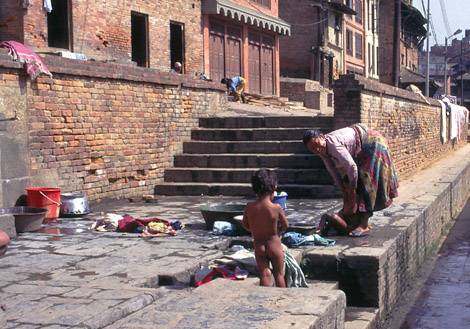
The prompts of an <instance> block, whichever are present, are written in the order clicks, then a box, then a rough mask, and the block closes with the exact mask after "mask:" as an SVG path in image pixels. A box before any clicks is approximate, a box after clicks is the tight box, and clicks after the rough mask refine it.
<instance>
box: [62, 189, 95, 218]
mask: <svg viewBox="0 0 470 329" xmlns="http://www.w3.org/2000/svg"><path fill="white" fill-rule="evenodd" d="M60 198H61V199H60V201H61V203H62V204H61V205H60V217H81V216H84V215H88V214H89V213H90V212H91V209H90V204H89V203H88V198H87V197H86V195H85V194H84V193H82V192H77V193H62V194H61V195H60Z"/></svg>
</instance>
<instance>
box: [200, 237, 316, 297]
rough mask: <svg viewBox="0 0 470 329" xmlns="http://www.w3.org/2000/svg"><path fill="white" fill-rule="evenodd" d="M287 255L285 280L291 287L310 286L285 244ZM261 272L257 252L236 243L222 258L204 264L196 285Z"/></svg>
mask: <svg viewBox="0 0 470 329" xmlns="http://www.w3.org/2000/svg"><path fill="white" fill-rule="evenodd" d="M283 248H284V256H285V263H284V264H285V268H284V271H285V280H286V285H287V287H289V288H301V287H302V288H306V287H308V285H307V281H306V280H305V275H304V273H303V271H302V269H301V268H300V266H299V264H298V263H297V261H296V260H295V258H294V257H292V255H291V254H290V253H289V251H288V248H287V247H286V246H283ZM258 274H259V272H258V267H257V265H256V258H255V254H254V252H252V251H249V250H247V249H245V248H244V247H243V246H240V245H234V246H232V247H231V248H230V251H229V252H228V253H227V254H226V255H224V256H223V257H221V258H218V259H216V260H214V261H213V263H212V264H210V265H206V266H202V267H201V269H200V270H199V271H198V272H197V273H196V275H195V286H196V287H199V286H201V285H203V284H206V283H208V282H210V281H212V280H214V279H216V278H224V279H227V280H243V279H246V278H247V277H248V275H255V276H257V275H258Z"/></svg>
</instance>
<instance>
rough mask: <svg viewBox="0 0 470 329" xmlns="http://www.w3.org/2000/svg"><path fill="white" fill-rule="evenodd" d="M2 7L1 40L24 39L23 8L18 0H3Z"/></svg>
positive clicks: (0, 12) (0, 18) (0, 4)
mask: <svg viewBox="0 0 470 329" xmlns="http://www.w3.org/2000/svg"><path fill="white" fill-rule="evenodd" d="M0 7H1V8H0V41H4V40H19V41H22V40H23V9H22V8H20V6H19V4H18V1H2V2H1V3H0Z"/></svg>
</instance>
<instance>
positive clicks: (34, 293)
mask: <svg viewBox="0 0 470 329" xmlns="http://www.w3.org/2000/svg"><path fill="white" fill-rule="evenodd" d="M219 202H222V203H227V202H232V203H246V202H247V199H245V198H220V197H218V198H208V197H193V198H191V197H162V198H159V199H158V200H157V203H144V202H140V203H135V202H133V203H131V202H126V201H123V200H115V201H112V202H103V203H100V204H94V205H92V207H93V210H94V213H93V214H90V215H89V216H87V218H70V219H59V220H58V221H56V222H53V223H50V224H48V225H43V227H42V228H41V230H39V231H37V232H30V233H21V234H19V235H18V238H17V239H15V240H13V241H12V243H11V245H10V248H9V249H8V251H7V253H6V255H5V256H4V257H2V258H0V272H1V273H2V275H1V276H0V295H1V299H2V301H3V300H5V302H2V303H4V304H5V309H6V312H5V313H6V317H7V319H8V326H9V327H12V328H14V327H25V328H27V327H31V328H38V327H44V326H50V327H54V326H58V327H60V326H66V327H80V326H86V327H87V328H103V327H105V326H108V325H110V324H112V323H114V322H116V321H118V320H119V319H121V318H125V317H127V316H128V315H129V314H132V313H134V312H137V311H139V310H141V309H143V308H145V307H146V306H148V305H151V304H152V303H154V302H155V301H156V300H160V299H162V298H164V297H165V296H167V295H177V294H179V293H181V294H183V293H185V292H188V291H191V289H190V288H188V285H189V284H190V283H191V281H192V280H193V279H192V277H193V275H194V273H195V272H196V271H197V270H198V269H199V268H200V266H201V265H206V264H209V263H211V262H212V261H213V260H214V259H215V258H219V257H221V256H222V253H223V251H224V250H225V249H227V248H228V247H230V246H231V245H232V244H243V245H246V246H247V247H249V246H250V244H251V238H250V237H249V236H242V237H220V236H215V235H213V234H212V233H211V232H210V231H207V230H205V224H204V221H203V219H202V216H201V213H200V211H199V208H200V207H201V206H202V205H205V204H208V203H210V204H212V203H219ZM337 206H338V200H292V201H288V207H289V209H288V210H287V215H288V216H289V217H290V221H291V222H293V223H294V222H296V223H311V224H312V225H314V224H315V223H316V222H317V221H318V217H319V215H320V213H321V212H322V211H327V210H328V209H332V208H334V207H337ZM102 212H106V213H108V212H111V213H118V214H131V215H132V216H134V217H137V218H146V217H155V216H158V217H162V218H166V219H168V220H171V221H172V220H180V221H181V222H183V223H184V224H185V225H186V228H185V229H184V230H182V231H180V232H179V234H178V235H177V236H173V237H158V238H152V239H144V238H142V237H140V236H139V235H138V234H131V233H117V232H109V233H97V232H93V231H91V230H90V229H89V228H90V225H91V224H92V222H93V219H95V218H97V217H99V216H100V215H101V213H102ZM293 254H294V255H295V256H296V257H297V258H298V257H300V256H301V254H300V253H298V252H297V253H296V252H295V251H294V252H293ZM255 280H256V281H257V279H255ZM313 284H315V286H316V287H318V289H321V290H329V291H333V290H336V289H337V284H336V283H321V284H320V283H317V282H314V283H313ZM176 292H178V293H176ZM168 298H169V297H168ZM182 307H183V306H182ZM72 310H73V311H72ZM291 316H292V315H285V319H287V318H290V317H291ZM300 318H301V316H295V321H299V319H300ZM306 319H309V317H308V316H307V317H306ZM293 321H294V320H293ZM309 321H310V320H309ZM299 323H300V322H299Z"/></svg>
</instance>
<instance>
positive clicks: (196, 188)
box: [154, 182, 340, 199]
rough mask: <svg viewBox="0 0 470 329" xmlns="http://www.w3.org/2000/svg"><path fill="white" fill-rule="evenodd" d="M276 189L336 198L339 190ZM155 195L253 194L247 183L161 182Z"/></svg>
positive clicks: (302, 195)
mask: <svg viewBox="0 0 470 329" xmlns="http://www.w3.org/2000/svg"><path fill="white" fill-rule="evenodd" d="M278 190H282V191H285V192H287V194H288V195H289V198H319V199H328V198H337V197H339V196H340V192H339V191H338V190H337V189H336V188H335V187H334V186H332V185H300V184H282V185H279V187H278ZM154 193H155V194H156V195H209V196H218V195H224V196H253V195H254V194H253V191H252V189H251V184H248V183H231V184H229V183H226V184H224V183H193V182H191V183H162V184H159V185H156V186H155V189H154Z"/></svg>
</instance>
